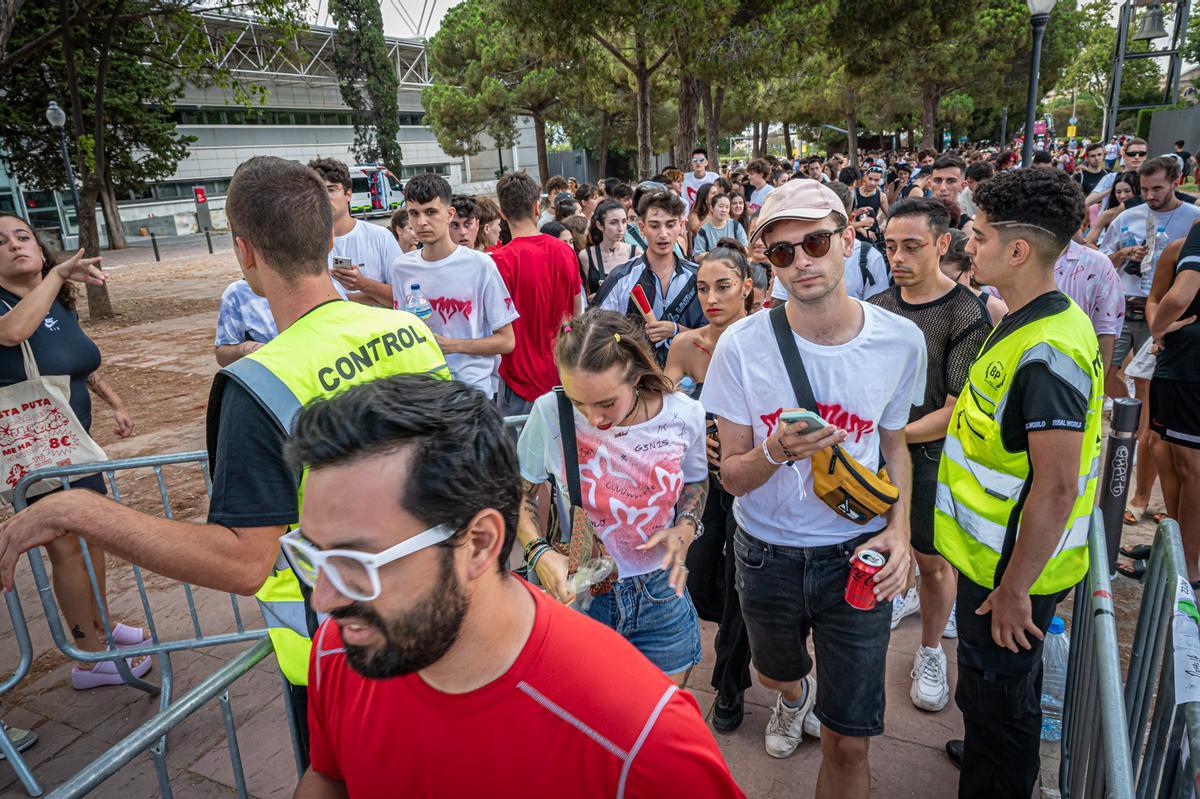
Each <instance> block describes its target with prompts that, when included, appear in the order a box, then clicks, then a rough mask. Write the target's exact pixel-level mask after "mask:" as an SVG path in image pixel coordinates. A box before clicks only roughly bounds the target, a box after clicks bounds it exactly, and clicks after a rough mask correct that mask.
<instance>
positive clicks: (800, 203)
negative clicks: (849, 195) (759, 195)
mask: <svg viewBox="0 0 1200 799" xmlns="http://www.w3.org/2000/svg"><path fill="white" fill-rule="evenodd" d="M834 211H836V212H837V213H839V214H841V215H842V216H846V215H847V214H846V206H844V205H842V201H841V198H839V197H838V196H837V195H836V194H834V193H833V190H832V189H830V188H829V187H828V186H826V185H825V184H824V183H822V182H821V181H819V180H812V179H810V178H798V179H796V180H789V181H788V182H787V183H784V184H783V185H782V186H777V187H776V188H775V189H773V190H772V191H771V193H770V194H768V195H767V197H766V199H765V200H763V204H762V208H760V209H759V211H758V227H756V228H755V229H754V235H753V236H751V237H750V243H751V244H753V243H754V242H755V241H757V240H758V239H759V238H760V237H761V236H762V234H763V232H764V231H765V230H766V229H767V228H768V227H770V226H771V225H773V224H775V223H776V222H778V221H780V220H782V219H824V218H825V217H827V216H829V214H831V213H833V212H834Z"/></svg>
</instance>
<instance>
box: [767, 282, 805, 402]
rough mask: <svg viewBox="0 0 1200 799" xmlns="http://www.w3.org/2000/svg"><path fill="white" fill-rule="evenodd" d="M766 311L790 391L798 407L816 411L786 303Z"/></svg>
mask: <svg viewBox="0 0 1200 799" xmlns="http://www.w3.org/2000/svg"><path fill="white" fill-rule="evenodd" d="M768 313H769V314H770V315H771V330H772V332H774V333H775V343H776V345H778V347H779V354H780V355H781V356H783V367H784V368H785V369H787V373H788V380H790V381H791V383H792V391H793V392H795V394H796V402H797V404H798V405H799V407H801V408H804V409H805V410H807V411H812V412H813V413H816V412H817V400H816V398H815V397H814V396H813V390H812V384H811V383H809V382H808V373H807V372H805V371H804V361H803V360H801V358H800V350H799V349H797V348H796V339H795V338H793V337H792V335H793V334H792V326H791V325H790V324H788V319H787V304H786V303H784V304H782V305H776V306H775V307H773V308H772V309H771V310H770V311H768Z"/></svg>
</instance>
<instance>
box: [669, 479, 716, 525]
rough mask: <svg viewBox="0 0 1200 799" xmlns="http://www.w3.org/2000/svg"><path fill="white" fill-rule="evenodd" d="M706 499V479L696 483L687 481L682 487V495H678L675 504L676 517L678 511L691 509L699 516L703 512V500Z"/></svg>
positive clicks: (682, 511)
mask: <svg viewBox="0 0 1200 799" xmlns="http://www.w3.org/2000/svg"><path fill="white" fill-rule="evenodd" d="M707 499H708V480H701V481H700V482H698V483H688V484H687V485H685V486H684V487H683V495H682V496H680V497H679V502H678V503H676V505H675V514H676V517H678V515H679V514H680V513H686V512H687V511H691V512H692V513H694V514H696V516H701V515H702V514H703V513H704V502H705V500H707Z"/></svg>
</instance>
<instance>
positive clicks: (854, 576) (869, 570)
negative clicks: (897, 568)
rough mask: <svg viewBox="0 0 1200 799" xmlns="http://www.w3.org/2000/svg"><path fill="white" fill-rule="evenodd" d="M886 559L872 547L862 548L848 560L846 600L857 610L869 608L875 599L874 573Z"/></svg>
mask: <svg viewBox="0 0 1200 799" xmlns="http://www.w3.org/2000/svg"><path fill="white" fill-rule="evenodd" d="M885 562H886V561H884V559H883V555H880V554H879V553H878V552H876V551H874V550H872V549H864V550H863V551H862V552H859V553H858V555H856V556H855V557H854V560H852V561H850V579H849V580H847V581H846V602H847V604H849V605H850V607H852V608H857V609H858V610H870V609H871V608H873V607H875V605H876V604H878V602H877V601H876V599H875V579H874V578H875V575H876V574H877V573H878V572H879V570H880V569H882V568H883V564H884V563H885Z"/></svg>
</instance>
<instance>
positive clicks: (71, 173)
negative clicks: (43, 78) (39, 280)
mask: <svg viewBox="0 0 1200 799" xmlns="http://www.w3.org/2000/svg"><path fill="white" fill-rule="evenodd" d="M46 121H47V122H49V123H50V126H51V127H53V128H56V129H57V130H58V149H59V151H60V152H61V153H62V160H63V167H64V168H65V169H66V170H67V185H68V186H70V187H71V200H72V201H73V202H74V203H75V224H76V225H78V224H79V208H80V203H79V187H78V186H76V185H75V170H74V169H72V168H71V153H70V151H69V150H68V149H67V128H66V125H67V112H66V111H64V110H62V109H61V108H59V107H58V103H56V102H55V101H54V100H51V101H50V105H49V106H47V107H46ZM65 233H66V231H64V238H65V237H66V236H65Z"/></svg>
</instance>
